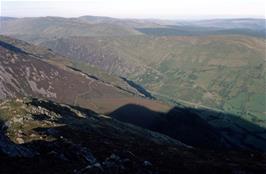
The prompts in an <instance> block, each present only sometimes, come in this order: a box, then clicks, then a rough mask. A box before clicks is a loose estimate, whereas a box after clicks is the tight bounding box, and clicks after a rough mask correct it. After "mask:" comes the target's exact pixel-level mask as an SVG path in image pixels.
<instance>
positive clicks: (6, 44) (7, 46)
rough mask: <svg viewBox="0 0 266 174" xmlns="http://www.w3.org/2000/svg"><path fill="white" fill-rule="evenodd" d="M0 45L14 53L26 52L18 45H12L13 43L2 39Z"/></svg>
mask: <svg viewBox="0 0 266 174" xmlns="http://www.w3.org/2000/svg"><path fill="white" fill-rule="evenodd" d="M0 46H1V47H3V48H6V49H8V50H11V51H13V52H15V53H24V54H26V52H25V51H23V50H22V49H20V48H18V47H15V46H13V45H11V44H9V43H6V42H3V41H0Z"/></svg>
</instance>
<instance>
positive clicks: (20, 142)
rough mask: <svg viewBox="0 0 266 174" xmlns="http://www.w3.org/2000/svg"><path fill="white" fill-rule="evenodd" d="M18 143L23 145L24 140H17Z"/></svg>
mask: <svg viewBox="0 0 266 174" xmlns="http://www.w3.org/2000/svg"><path fill="white" fill-rule="evenodd" d="M16 141H17V142H18V144H23V143H24V140H23V139H22V138H16Z"/></svg>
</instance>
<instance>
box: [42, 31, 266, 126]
mask: <svg viewBox="0 0 266 174" xmlns="http://www.w3.org/2000/svg"><path fill="white" fill-rule="evenodd" d="M41 45H42V46H46V47H49V48H51V49H53V50H55V51H56V52H58V53H61V54H63V55H65V56H68V57H72V59H74V60H78V61H82V62H84V63H88V64H93V65H95V66H97V67H99V68H102V69H104V70H106V71H108V72H110V73H113V74H117V75H120V76H124V77H127V78H128V79H130V80H133V81H134V82H136V83H138V84H141V85H142V86H143V87H144V88H146V90H148V91H150V92H151V93H152V94H153V95H155V96H156V97H157V98H160V99H162V100H165V101H176V102H177V103H183V104H186V105H191V106H193V107H204V108H217V109H220V110H224V111H226V112H230V113H234V114H237V115H241V116H243V117H244V118H245V119H248V120H252V121H253V122H255V123H257V124H260V125H262V126H265V105H266V100H265V98H266V93H265V80H266V79H265V77H266V74H265V39H262V38H261V39H260V38H255V37H247V36H240V35H238V36H227V35H224V36H206V37H183V36H182V37H181V36H180V37H147V36H128V37H97V38H94V37H70V38H65V39H63V38H61V39H57V40H52V41H47V42H44V43H42V44H41Z"/></svg>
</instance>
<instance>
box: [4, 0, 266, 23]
mask: <svg viewBox="0 0 266 174" xmlns="http://www.w3.org/2000/svg"><path fill="white" fill-rule="evenodd" d="M265 2H266V0H78V1H75V0H59V1H58V0H57V1H54V0H46V1H42V0H40V1H38V0H31V1H25V0H24V1H23V0H16V1H14V0H0V6H1V16H13V17H32V16H34V17H35V16H63V17H76V16H82V15H99V16H112V17H122V18H170V19H173V18H208V17H211V18H215V17H264V18H265V8H266V7H265V6H266V3H265Z"/></svg>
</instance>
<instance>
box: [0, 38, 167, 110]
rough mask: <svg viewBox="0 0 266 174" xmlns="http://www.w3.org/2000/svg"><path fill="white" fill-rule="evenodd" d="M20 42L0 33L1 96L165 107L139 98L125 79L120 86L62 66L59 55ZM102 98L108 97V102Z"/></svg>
mask: <svg viewBox="0 0 266 174" xmlns="http://www.w3.org/2000/svg"><path fill="white" fill-rule="evenodd" d="M23 43H24V42H21V41H17V40H14V39H10V38H7V37H4V36H1V40H0V52H1V59H0V74H1V76H0V84H1V85H0V98H1V99H5V98H12V97H17V96H36V97H43V98H48V99H51V100H54V101H59V102H63V103H68V104H73V105H80V106H84V107H87V108H91V109H93V110H95V111H99V112H102V113H104V112H111V111H113V110H115V109H116V108H118V107H120V106H122V105H124V104H129V103H141V104H143V105H148V106H151V107H152V106H153V105H154V106H155V107H156V108H158V109H159V110H160V109H163V110H165V109H166V110H167V108H169V106H167V105H163V104H160V103H158V102H155V101H151V100H147V99H144V98H141V96H142V94H141V93H138V91H137V90H136V89H134V88H132V87H130V86H129V85H127V84H126V83H125V82H124V84H123V85H122V86H118V82H117V83H115V82H114V83H109V82H105V81H104V80H101V78H99V77H96V76H94V75H90V74H87V73H84V72H81V71H79V70H76V69H74V68H71V67H67V66H65V62H64V61H67V60H65V59H64V58H63V57H62V56H58V55H56V54H54V53H53V52H51V51H49V50H45V49H43V48H40V47H35V46H31V45H29V44H26V43H25V44H23ZM55 60H56V61H55ZM62 60H63V61H62ZM61 61H62V62H61ZM59 62H60V63H59ZM114 79H116V77H114ZM110 80H111V79H110ZM120 82H121V83H122V80H121V79H120ZM119 84H120V83H119ZM105 100H109V101H112V104H108V103H106V101H105Z"/></svg>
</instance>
